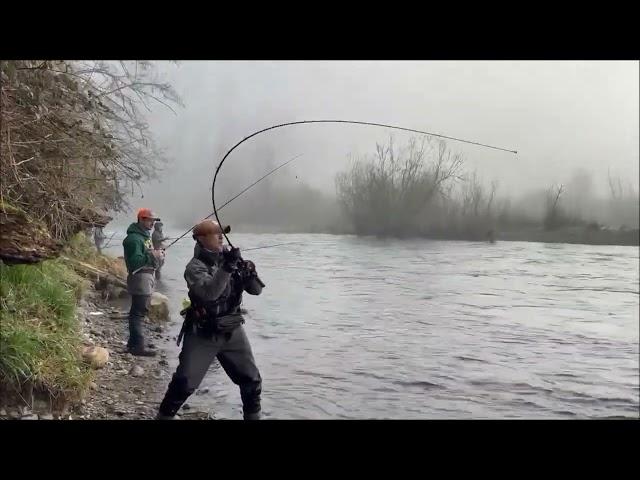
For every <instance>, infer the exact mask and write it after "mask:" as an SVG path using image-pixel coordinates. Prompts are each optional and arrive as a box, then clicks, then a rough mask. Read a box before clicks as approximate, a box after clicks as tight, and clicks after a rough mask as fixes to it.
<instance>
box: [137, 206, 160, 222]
mask: <svg viewBox="0 0 640 480" xmlns="http://www.w3.org/2000/svg"><path fill="white" fill-rule="evenodd" d="M142 218H152V219H153V220H156V221H160V219H159V218H158V216H157V215H156V214H155V213H153V212H152V211H151V209H150V208H139V209H138V220H140V219H142Z"/></svg>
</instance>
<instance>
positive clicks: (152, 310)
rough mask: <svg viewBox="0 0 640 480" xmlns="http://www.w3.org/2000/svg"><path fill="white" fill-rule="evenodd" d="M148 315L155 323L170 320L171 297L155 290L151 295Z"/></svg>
mask: <svg viewBox="0 0 640 480" xmlns="http://www.w3.org/2000/svg"><path fill="white" fill-rule="evenodd" d="M148 317H149V320H150V321H151V322H153V323H162V322H167V321H169V298H168V297H166V296H165V295H162V294H161V293H158V292H154V293H153V295H151V302H150V304H149V313H148Z"/></svg>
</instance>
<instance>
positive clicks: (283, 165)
mask: <svg viewBox="0 0 640 480" xmlns="http://www.w3.org/2000/svg"><path fill="white" fill-rule="evenodd" d="M301 156H302V153H301V154H299V155H296V156H295V157H293V158H291V159H289V160H287V161H286V162H284V163H283V164H282V165H278V166H277V167H276V168H274V169H273V170H271V171H269V172H267V173H266V174H265V175H263V176H262V177H260V178H259V179H258V180H256V181H255V182H253V183H252V184H251V185H249V186H248V187H246V188H245V189H244V190H242V191H241V192H240V193H238V194H236V195H234V196H233V198H230V199H229V200H227V201H226V202H225V203H224V205H222V206H221V207H220V208H219V210H222V209H223V208H224V207H226V206H227V205H229V204H230V203H231V202H233V201H234V200H235V199H236V198H238V197H239V196H241V195H242V194H243V193H245V192H246V191H247V190H249V189H250V188H251V187H253V186H254V185H257V184H258V183H260V182H261V181H262V180H264V179H265V178H267V177H268V176H269V175H271V174H272V173H275V172H276V171H278V170H280V169H281V168H282V167H285V166H287V165H289V164H290V163H291V162H293V161H294V160H295V159H296V158H300V157H301ZM214 213H215V212H211V213H210V214H209V215H207V216H206V217H204V218H203V220H206V219H207V218H210V217H212V216H213V215H214ZM194 228H195V225H194V226H193V227H191V228H190V229H189V230H187V231H186V232H184V233H183V234H182V235H180V236H179V237H177V238H176V239H175V240H174V241H173V242H171V243H170V244H169V245H167V246H166V247H165V250H166V249H167V248H169V247H170V246H171V245H173V244H174V243H176V242H177V241H178V240H180V239H181V238H182V237H184V236H185V235H187V234H188V233H189V232H190V231H191V230H193V229H194Z"/></svg>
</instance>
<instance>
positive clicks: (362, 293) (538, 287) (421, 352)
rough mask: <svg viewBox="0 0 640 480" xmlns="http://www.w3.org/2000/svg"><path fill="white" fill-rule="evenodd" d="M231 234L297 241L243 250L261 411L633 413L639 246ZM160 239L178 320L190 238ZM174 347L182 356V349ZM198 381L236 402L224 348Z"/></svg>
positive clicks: (227, 412)
mask: <svg viewBox="0 0 640 480" xmlns="http://www.w3.org/2000/svg"><path fill="white" fill-rule="evenodd" d="M165 233H166V234H168V235H172V236H175V235H176V234H178V233H181V232H171V231H167V232H165ZM232 241H233V242H234V244H237V246H240V247H241V248H250V247H257V246H261V245H270V244H278V243H288V242H299V243H296V244H290V245H283V246H279V247H274V248H265V249H260V250H255V251H252V252H246V253H245V254H244V255H243V256H244V258H245V259H251V260H253V261H255V263H256V265H257V268H258V272H259V274H260V277H261V278H262V280H263V281H264V283H265V284H266V287H265V289H264V290H263V293H262V295H260V296H257V297H255V296H251V295H248V294H245V296H244V307H245V308H246V309H247V310H248V314H247V315H246V321H247V322H246V325H245V327H246V330H247V333H248V335H249V338H250V340H251V343H252V346H253V351H254V355H255V358H256V361H257V364H258V367H259V368H260V371H261V374H262V377H263V401H262V402H263V413H264V417H265V418H277V419H363V418H376V419H385V418H394V419H395V418H399V419H441V418H446V419H472V418H473V419H476V418H607V417H632V418H638V415H639V386H638V377H639V365H638V364H639V357H638V355H639V352H638V332H639V319H638V310H639V308H638V307H639V303H638V302H639V295H638V290H639V285H638V283H639V266H638V260H639V258H638V255H639V249H638V247H619V246H588V245H565V244H541V243H528V242H498V243H496V244H493V245H490V244H486V243H473V242H447V241H429V240H410V241H399V240H388V241H384V240H379V239H375V238H359V237H354V236H338V235H315V234H314V235H312V234H300V235H298V234H296V235H292V234H281V235H272V234H241V233H238V234H233V235H232ZM117 243H118V244H119V243H120V242H117ZM109 251H110V252H111V253H114V254H115V253H117V254H118V255H121V254H122V253H121V247H120V246H119V245H116V246H115V248H114V247H110V248H109ZM167 253H168V255H167V262H166V264H165V267H164V269H163V279H162V281H161V282H160V284H159V285H158V290H159V291H160V292H162V293H164V294H166V295H167V296H168V297H169V298H170V301H171V308H172V314H173V317H174V321H175V323H174V324H172V327H171V330H172V333H173V336H175V335H176V334H177V332H178V330H179V328H180V323H181V318H180V317H179V315H178V312H179V311H180V308H181V307H180V304H181V301H182V299H184V298H186V285H185V282H184V279H183V277H182V275H183V272H184V267H185V265H186V263H187V262H188V261H189V259H190V258H191V256H192V253H193V241H192V240H191V239H190V236H187V237H186V239H185V240H182V241H179V242H177V243H176V244H175V245H174V246H172V247H171V248H170V249H169V250H168V251H167ZM169 349H170V352H169V359H170V367H171V369H172V370H173V369H174V368H175V365H176V364H177V354H178V352H179V350H178V348H177V347H175V343H173V344H172V345H171V346H169ZM201 389H208V392H207V393H204V394H201V395H194V396H192V397H191V399H189V404H190V405H191V406H192V407H194V408H198V409H202V410H206V411H210V412H212V413H213V414H215V416H216V417H217V418H241V417H242V414H241V405H240V395H239V391H238V388H237V387H236V386H235V385H233V384H232V383H231V381H230V380H229V379H228V378H227V376H226V375H225V373H224V371H223V370H222V369H221V368H220V366H219V365H218V364H217V362H216V363H215V364H214V365H213V366H212V368H211V369H210V372H209V373H208V375H207V377H206V378H205V379H204V381H203V383H202V385H201Z"/></svg>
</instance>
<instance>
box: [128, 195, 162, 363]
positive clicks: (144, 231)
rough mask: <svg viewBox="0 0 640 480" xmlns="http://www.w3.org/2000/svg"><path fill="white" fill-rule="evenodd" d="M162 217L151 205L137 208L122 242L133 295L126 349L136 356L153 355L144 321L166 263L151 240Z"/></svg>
mask: <svg viewBox="0 0 640 480" xmlns="http://www.w3.org/2000/svg"><path fill="white" fill-rule="evenodd" d="M159 220H160V219H159V218H158V217H157V216H156V215H155V214H154V213H153V212H152V211H151V210H149V209H148V208H141V209H139V210H138V221H137V222H135V223H132V224H131V225H129V228H128V229H127V236H126V238H125V239H124V241H123V242H122V246H123V247H124V261H125V264H126V265H127V272H128V275H127V290H128V291H129V294H130V295H131V309H130V310H129V341H128V343H127V348H128V350H129V352H130V353H131V354H133V355H139V356H145V357H152V356H155V355H156V352H155V351H153V350H150V349H149V348H148V346H147V345H145V341H144V333H143V329H142V324H143V322H144V318H145V317H146V316H147V314H148V313H149V304H150V303H151V295H152V294H153V291H154V289H155V283H156V279H155V271H156V269H157V268H159V267H161V266H162V264H163V263H164V250H156V249H154V248H153V245H152V243H151V234H150V232H151V230H152V229H153V224H154V223H155V222H156V221H159Z"/></svg>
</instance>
